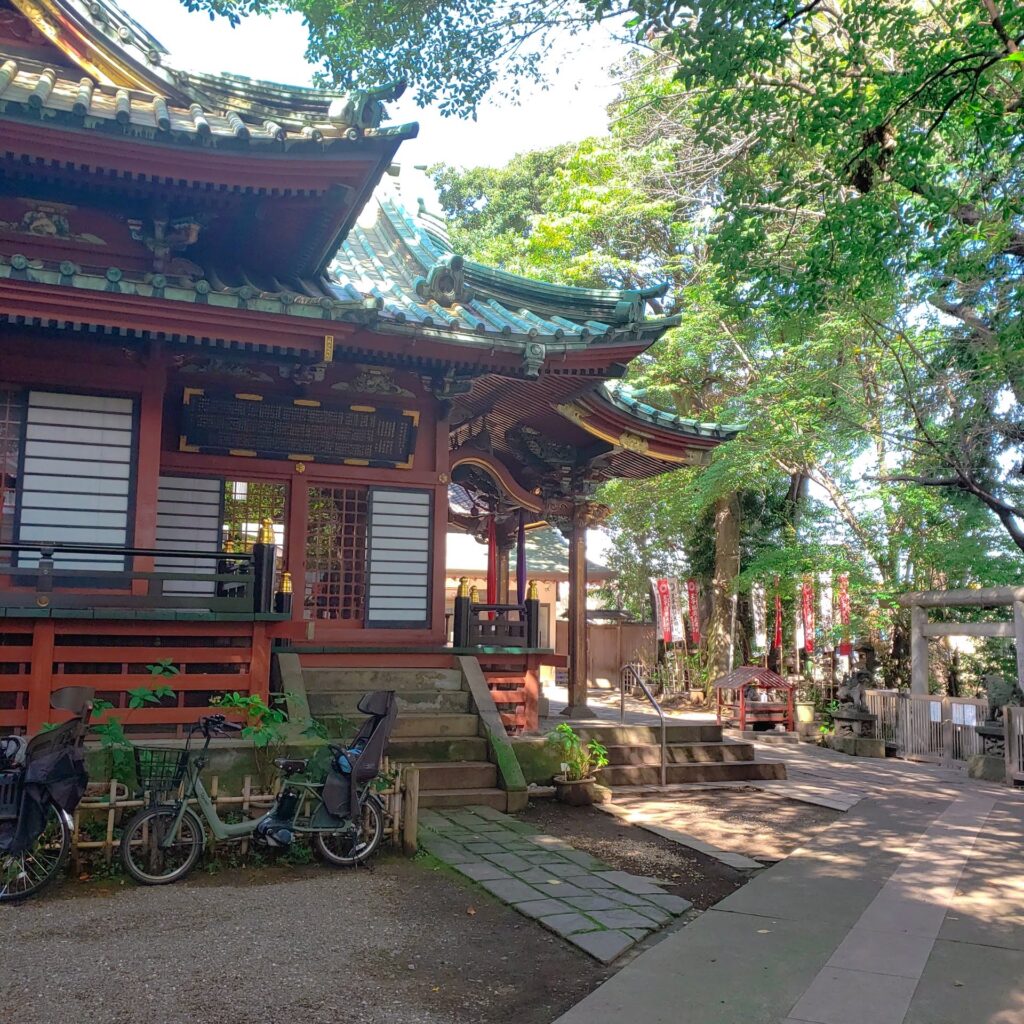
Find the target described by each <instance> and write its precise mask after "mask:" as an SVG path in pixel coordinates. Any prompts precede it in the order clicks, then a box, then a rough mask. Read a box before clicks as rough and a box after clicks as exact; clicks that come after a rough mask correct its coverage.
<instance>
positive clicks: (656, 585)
mask: <svg viewBox="0 0 1024 1024" xmlns="http://www.w3.org/2000/svg"><path fill="white" fill-rule="evenodd" d="M651 589H652V591H653V593H654V610H655V616H656V618H657V622H658V636H659V638H660V639H661V640H662V641H663V642H664V643H666V644H670V643H672V588H671V586H670V584H669V582H668V580H654V579H652V580H651Z"/></svg>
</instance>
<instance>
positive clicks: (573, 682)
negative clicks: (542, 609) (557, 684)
mask: <svg viewBox="0 0 1024 1024" xmlns="http://www.w3.org/2000/svg"><path fill="white" fill-rule="evenodd" d="M562 714H563V715H565V716H566V717H568V718H582V717H586V716H588V715H589V714H590V709H589V708H588V707H587V506H586V504H585V503H584V502H578V503H577V504H576V505H575V506H574V507H573V513H572V529H571V530H570V532H569V704H568V706H567V707H566V709H565V710H564V711H563V712H562Z"/></svg>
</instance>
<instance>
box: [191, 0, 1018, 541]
mask: <svg viewBox="0 0 1024 1024" xmlns="http://www.w3.org/2000/svg"><path fill="white" fill-rule="evenodd" d="M183 2H185V3H186V4H187V6H189V7H190V8H191V9H194V10H206V11H208V12H210V14H211V16H214V15H222V16H226V17H229V18H233V19H237V18H238V17H241V16H244V15H246V14H250V13H254V12H266V11H270V10H282V9H287V10H292V11H297V12H298V13H300V14H302V15H303V17H304V18H305V19H306V23H307V25H308V27H309V32H310V47H309V56H310V58H311V59H312V60H314V61H315V62H317V63H318V64H320V65H321V67H322V68H323V69H324V70H323V77H324V80H325V81H330V82H332V83H339V82H350V81H365V82H368V83H375V82H379V81H381V80H383V79H386V78H393V77H396V76H405V77H408V78H410V80H411V81H412V82H413V83H414V85H415V87H416V90H417V97H418V99H419V101H420V102H422V103H432V102H437V103H439V105H440V107H441V109H442V110H443V111H445V112H449V113H457V114H470V113H472V112H473V111H474V110H475V108H476V105H477V103H478V102H479V101H480V99H481V98H482V97H483V96H484V95H485V94H486V93H487V92H488V91H490V90H492V89H495V88H508V89H511V90H512V91H514V90H515V88H516V84H515V83H517V82H518V81H520V80H523V79H530V78H534V79H536V78H539V77H542V76H543V75H544V74H545V73H547V74H552V73H554V71H555V70H556V69H554V68H545V64H544V57H545V55H546V53H548V51H549V50H550V47H551V45H552V44H553V42H554V41H556V40H557V39H558V38H560V37H561V36H564V35H565V34H566V33H576V32H581V31H585V30H587V29H589V28H591V27H593V25H594V24H595V23H596V22H598V21H600V20H602V19H604V20H606V21H612V22H614V23H615V24H617V25H620V26H622V28H623V31H625V32H627V33H628V34H630V35H632V36H633V38H634V39H636V40H637V41H638V42H640V43H642V44H643V45H644V46H648V47H650V46H654V47H656V49H657V51H658V53H659V54H660V56H661V59H662V60H663V61H664V63H665V67H666V69H667V71H668V72H669V74H668V76H666V77H665V78H664V79H663V81H662V82H661V84H659V85H658V86H656V87H654V88H652V89H649V90H648V91H647V92H646V94H645V95H643V96H642V97H640V110H641V111H642V113H641V114H640V116H639V124H638V126H637V127H636V128H635V134H636V135H638V136H640V137H641V138H644V139H645V141H646V142H647V143H648V145H647V146H646V147H644V148H643V152H645V153H647V154H649V155H650V156H651V158H652V166H651V168H650V172H651V179H652V182H656V181H657V180H658V179H660V180H661V181H662V183H663V185H665V186H666V187H667V188H668V193H667V194H665V193H662V194H663V195H664V197H665V198H667V199H668V201H669V202H672V203H675V202H677V201H678V199H679V198H680V195H681V194H682V193H681V192H680V190H679V189H678V188H675V189H673V185H678V184H679V183H680V182H681V181H684V180H685V183H686V187H687V189H691V190H694V192H695V195H699V194H700V192H701V190H702V189H705V190H706V189H708V188H710V189H712V190H713V191H715V192H716V193H717V198H716V201H715V206H716V208H717V209H718V211H719V213H720V217H721V220H720V225H719V231H718V232H717V242H718V254H717V258H718V260H719V261H720V263H721V265H722V267H723V270H724V271H726V272H727V273H726V275H725V279H726V280H727V283H728V285H729V286H731V287H732V288H734V289H742V292H741V294H742V296H743V298H744V299H745V300H746V301H747V302H748V303H752V302H755V301H756V302H758V303H763V304H765V305H766V306H768V307H774V308H775V312H776V315H777V316H782V315H784V314H785V315H789V316H791V317H801V316H817V315H819V314H820V313H822V312H823V311H827V310H828V309H832V308H835V307H836V305H837V304H842V303H849V302H853V303H858V304H861V305H864V304H871V303H873V302H875V301H876V300H877V298H878V296H879V294H882V295H888V293H889V292H890V290H891V288H892V285H893V282H894V280H896V281H898V287H899V289H900V291H901V293H902V294H901V296H900V299H901V302H902V303H903V306H904V312H906V311H907V310H913V311H914V317H915V319H916V321H917V322H920V321H923V320H926V319H928V320H930V321H931V322H932V323H933V324H934V325H935V326H936V327H937V328H938V329H939V330H940V332H941V333H942V335H943V337H944V338H945V341H946V344H945V345H944V346H943V347H942V349H941V351H938V352H936V354H935V358H934V360H933V362H932V364H931V373H930V375H929V378H928V380H927V381H925V385H926V386H925V387H924V389H923V390H921V391H919V395H920V397H919V400H918V401H917V402H916V404H915V408H914V409H913V415H914V417H915V419H916V421H917V423H918V428H917V430H916V437H915V442H914V443H915V444H916V445H917V446H918V447H919V448H920V449H921V453H920V454H921V456H922V458H921V459H920V460H919V463H920V464H919V465H917V466H916V467H915V468H914V472H913V474H912V475H913V479H914V480H915V481H916V482H918V483H921V484H922V485H924V486H932V487H938V488H942V489H956V490H959V491H961V492H962V493H963V494H965V495H968V496H970V497H971V498H973V499H974V500H975V501H977V502H980V503H982V504H984V505H985V506H987V507H988V508H989V509H990V510H991V511H992V512H993V513H994V514H995V515H996V516H997V517H998V518H999V520H1000V522H1001V524H1002V527H1003V528H1004V529H1005V530H1006V531H1007V532H1008V533H1009V534H1010V536H1011V537H1012V538H1013V540H1014V542H1015V543H1016V544H1017V546H1018V547H1020V548H1021V549H1022V550H1024V526H1022V525H1021V523H1022V515H1021V513H1022V512H1024V486H1022V485H1021V479H1022V477H1021V473H1020V472H1019V463H1020V445H1021V441H1022V439H1024V416H1022V414H1021V401H1022V399H1024V320H1022V318H1021V314H1020V310H1021V307H1022V299H1024V295H1022V290H1021V261H1022V259H1024V222H1022V209H1021V199H1020V195H1021V189H1020V172H1019V170H1018V168H1019V165H1020V159H1019V149H1020V146H1021V141H1022V138H1024V135H1022V133H1021V119H1022V117H1024V68H1022V66H1021V65H1022V62H1024V52H1022V51H1021V50H1020V49H1019V46H1020V44H1021V43H1022V42H1024V8H1020V7H1015V6H1005V5H1001V3H1000V2H999V0H949V2H946V3H942V4H924V3H908V2H906V0H848V2H845V3H842V4H834V3H828V2H825V0H753V2H750V0H720V2H715V3H702V4H696V3H690V4H686V3H683V4H677V3H671V4H670V3H665V2H664V0H629V2H628V3H626V4H624V5H623V4H612V3H611V2H610V0H568V2H563V0H502V2H500V3H499V2H497V0H447V2H445V0H441V2H438V0H409V2H404V0H403V2H402V3H400V4H399V3H394V2H390V0H386V2H381V0H345V2H344V3H341V2H340V0H183ZM623 15H625V20H623ZM676 83H678V84H681V85H682V87H683V88H682V89H678V88H674V85H675V84H676ZM637 114H638V111H637V110H636V109H634V110H632V111H630V110H629V109H627V110H626V111H625V113H624V115H623V116H625V117H627V118H629V117H630V116H632V117H634V118H636V117H637ZM659 126H660V127H663V128H667V130H668V135H669V136H670V137H671V138H673V139H676V140H678V138H679V135H678V134H677V133H678V132H679V131H683V132H685V134H686V135H687V136H688V138H689V139H690V140H691V141H692V142H693V143H694V144H693V145H692V146H691V147H690V149H688V150H683V149H679V148H678V147H677V148H676V151H675V156H676V158H677V161H678V166H676V167H671V166H669V167H666V166H665V165H664V160H663V158H664V155H665V154H664V147H662V149H661V150H660V151H659V149H658V147H656V146H654V142H655V139H654V137H653V135H651V131H652V129H656V128H657V127H659ZM674 133H676V134H674ZM622 134H628V130H627V131H626V132H623V133H620V135H622ZM652 146H653V149H652ZM526 168H527V165H526V164H524V165H523V167H522V168H521V169H522V170H526ZM695 171H696V172H697V173H696V174H695V173H694V172H695ZM655 194H657V193H655ZM694 197H695V196H694V195H691V196H690V197H689V198H691V199H692V198H694ZM575 213H576V215H577V217H579V216H580V215H582V216H583V217H584V218H585V211H579V210H577V211H575ZM676 223H684V222H676ZM559 237H563V238H564V236H560V235H559V234H558V232H557V231H556V232H555V233H554V235H553V236H552V237H550V238H545V237H543V236H542V235H537V236H536V238H535V239H534V241H533V244H532V246H528V248H532V249H533V252H532V253H530V252H526V253H520V256H521V259H520V261H519V262H520V264H525V265H527V266H529V265H530V262H531V261H530V260H529V256H530V255H536V253H537V250H540V249H543V248H544V247H545V246H546V245H548V244H550V243H552V242H555V241H557V240H558V238H559ZM498 239H503V240H505V241H508V238H507V236H506V235H504V234H503V233H502V232H501V231H499V232H498ZM496 241H497V239H496ZM485 253H486V254H487V255H494V256H502V255H504V256H506V257H507V262H508V263H509V264H510V265H516V263H515V260H514V255H515V254H514V253H502V252H501V250H500V249H490V250H485ZM605 259H608V260H611V259H618V260H619V262H620V265H619V267H618V270H619V272H620V276H621V274H622V273H623V272H624V268H623V266H622V261H621V257H620V254H619V253H618V252H614V251H613V250H611V249H608V250H606V254H605ZM575 262H576V267H575V269H576V272H577V273H578V274H579V275H581V276H582V277H585V275H586V273H587V272H588V270H589V269H598V270H599V269H600V268H589V267H588V261H587V258H586V254H585V253H583V254H580V255H579V256H578V258H577V259H576V261H575ZM537 272H538V273H540V272H542V271H541V269H540V267H539V266H538V269H537ZM882 323H883V325H884V327H885V329H888V328H889V326H890V325H888V324H886V323H885V321H884V320H883V321H882ZM889 344H890V348H891V349H892V350H893V354H894V356H896V357H897V358H896V362H895V367H896V371H897V372H898V373H899V374H900V375H901V376H903V375H904V374H903V369H904V367H903V363H904V362H905V361H906V360H907V358H908V357H907V353H906V350H907V348H908V346H909V345H910V342H909V341H908V340H907V338H906V336H905V335H900V336H897V337H896V338H895V339H894V338H890V340H889ZM912 361H913V362H915V363H919V362H920V360H919V359H917V358H916V357H914V358H913V359H912ZM905 376H907V377H908V378H909V377H913V376H914V374H913V373H912V372H911V373H908V374H906V375H905ZM953 377H955V378H956V380H955V383H956V384H957V387H955V388H953V389H951V388H950V387H948V385H949V384H950V383H951V381H952V378H953ZM904 384H906V385H909V381H904ZM1014 463H1016V466H1015V467H1014V468H1016V469H1017V470H1018V471H1016V472H1013V471H1010V469H1011V464H1014ZM881 471H882V472H887V469H886V467H882V469H881Z"/></svg>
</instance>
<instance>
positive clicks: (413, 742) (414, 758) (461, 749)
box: [388, 735, 487, 764]
mask: <svg viewBox="0 0 1024 1024" xmlns="http://www.w3.org/2000/svg"><path fill="white" fill-rule="evenodd" d="M388 757H390V758H391V760H392V761H399V762H401V763H402V764H411V763H413V762H416V763H420V762H433V761H486V760H487V740H486V739H484V738H483V737H482V736H417V737H404V738H403V737H400V738H397V739H396V738H395V736H394V735H392V737H391V742H390V743H389V744H388Z"/></svg>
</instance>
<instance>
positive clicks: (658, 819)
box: [615, 789, 842, 863]
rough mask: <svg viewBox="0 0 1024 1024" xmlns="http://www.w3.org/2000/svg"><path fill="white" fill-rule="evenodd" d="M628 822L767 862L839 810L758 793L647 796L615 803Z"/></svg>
mask: <svg viewBox="0 0 1024 1024" xmlns="http://www.w3.org/2000/svg"><path fill="white" fill-rule="evenodd" d="M615 805H616V807H618V808H620V809H621V810H623V811H625V812H626V813H627V814H628V815H629V816H630V817H631V819H632V820H634V821H636V820H638V819H642V820H644V821H645V822H652V823H654V824H657V825H662V826H664V827H666V828H673V829H678V830H679V831H681V832H686V833H688V834H689V835H692V836H695V837H696V838H697V839H700V840H702V841H703V842H705V843H709V844H711V845H712V846H717V847H718V848H719V849H721V850H728V851H729V852H730V853H742V854H745V855H746V856H747V857H755V858H757V859H758V860H762V861H764V862H765V863H769V862H772V861H777V860H782V859H783V858H784V857H787V856H788V855H789V854H790V853H792V852H793V850H795V849H796V848H797V847H798V846H803V845H804V843H806V842H808V841H809V840H810V839H811V838H812V837H813V836H814V835H816V834H817V833H818V832H819V831H821V829H823V828H827V827H828V826H829V825H831V824H832V822H833V821H835V820H836V818H839V817H842V811H834V810H831V809H829V808H827V807H818V806H815V805H814V804H806V803H800V802H799V801H796V800H786V799H783V798H780V797H777V796H774V795H772V794H769V793H765V792H764V791H763V790H758V789H715V790H706V791H704V792H694V793H679V792H674V793H672V792H670V793H654V792H652V793H648V794H645V795H636V796H633V795H630V796H628V797H626V796H623V797H621V798H618V799H616V801H615Z"/></svg>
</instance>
